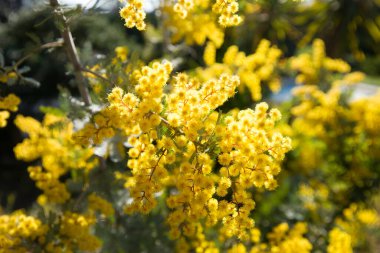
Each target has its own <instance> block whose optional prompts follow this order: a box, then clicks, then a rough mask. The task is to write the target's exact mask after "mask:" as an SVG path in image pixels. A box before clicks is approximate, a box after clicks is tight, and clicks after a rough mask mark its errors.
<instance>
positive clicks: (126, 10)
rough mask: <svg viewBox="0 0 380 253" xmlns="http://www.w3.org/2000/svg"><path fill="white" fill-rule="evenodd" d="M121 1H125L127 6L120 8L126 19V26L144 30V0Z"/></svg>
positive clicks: (122, 0)
mask: <svg viewBox="0 0 380 253" xmlns="http://www.w3.org/2000/svg"><path fill="white" fill-rule="evenodd" d="M120 1H121V2H122V3H125V6H124V7H123V8H121V10H120V16H121V17H122V18H123V19H124V20H125V26H126V27H128V28H133V27H136V28H137V29H138V30H140V31H141V30H144V29H145V27H146V24H145V22H144V19H145V17H146V13H145V11H144V10H143V4H142V0H128V1H127V0H120Z"/></svg>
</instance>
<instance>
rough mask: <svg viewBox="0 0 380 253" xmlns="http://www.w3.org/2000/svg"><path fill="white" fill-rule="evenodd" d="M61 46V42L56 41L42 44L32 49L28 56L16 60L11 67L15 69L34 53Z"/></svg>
mask: <svg viewBox="0 0 380 253" xmlns="http://www.w3.org/2000/svg"><path fill="white" fill-rule="evenodd" d="M62 45H63V42H62V41H59V40H58V41H55V42H49V43H46V44H43V45H41V46H39V47H37V48H34V49H33V50H32V51H30V52H29V53H28V54H26V55H25V56H24V57H22V58H21V59H20V60H18V61H17V62H16V63H15V64H14V65H13V69H17V68H18V67H19V66H20V65H21V64H22V63H23V62H24V61H26V60H27V59H29V58H30V57H31V56H32V55H34V54H35V53H37V52H38V51H40V50H43V49H48V48H53V47H61V46H62Z"/></svg>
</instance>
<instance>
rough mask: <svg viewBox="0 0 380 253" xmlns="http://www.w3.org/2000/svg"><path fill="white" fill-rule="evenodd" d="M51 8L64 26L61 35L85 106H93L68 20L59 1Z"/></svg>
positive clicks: (54, 0) (53, 1)
mask: <svg viewBox="0 0 380 253" xmlns="http://www.w3.org/2000/svg"><path fill="white" fill-rule="evenodd" d="M50 6H51V7H52V8H53V9H54V13H55V15H56V16H57V19H58V20H59V21H60V22H62V24H63V31H62V32H61V34H62V38H63V41H64V46H65V48H66V53H67V56H68V58H69V60H70V62H71V64H72V65H73V67H74V73H75V79H76V81H77V83H78V89H79V93H80V95H81V97H82V99H83V101H84V103H85V105H87V106H88V105H91V97H90V93H89V91H88V89H87V80H86V78H85V77H84V76H83V73H82V65H81V63H80V60H79V56H78V52H77V49H76V47H75V44H74V40H73V36H72V34H71V31H70V27H69V26H68V24H67V19H66V17H65V15H64V14H63V10H62V9H61V8H60V5H59V3H58V0H50Z"/></svg>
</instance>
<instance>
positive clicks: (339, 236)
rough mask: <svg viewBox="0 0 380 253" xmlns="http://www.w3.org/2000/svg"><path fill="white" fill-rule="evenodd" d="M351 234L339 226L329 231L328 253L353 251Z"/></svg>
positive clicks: (348, 252)
mask: <svg viewBox="0 0 380 253" xmlns="http://www.w3.org/2000/svg"><path fill="white" fill-rule="evenodd" d="M352 252H353V250H352V242H351V236H350V235H349V234H347V233H346V232H344V231H342V230H340V229H339V228H333V229H332V230H331V231H330V232H329V245H328V246H327V253H352Z"/></svg>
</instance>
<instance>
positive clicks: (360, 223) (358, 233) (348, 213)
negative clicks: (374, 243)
mask: <svg viewBox="0 0 380 253" xmlns="http://www.w3.org/2000/svg"><path fill="white" fill-rule="evenodd" d="M335 223H336V225H337V226H338V227H340V228H341V229H342V230H343V231H344V232H346V233H348V234H349V235H350V236H351V244H352V246H353V247H354V246H356V245H358V244H359V243H361V242H363V241H365V235H366V233H365V230H366V229H368V228H372V229H378V228H379V227H380V216H379V214H378V212H377V211H376V210H374V209H368V208H364V207H363V206H362V205H359V204H357V203H353V204H351V205H350V206H349V207H348V208H346V209H344V210H343V217H338V218H337V219H336V221H335Z"/></svg>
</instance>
